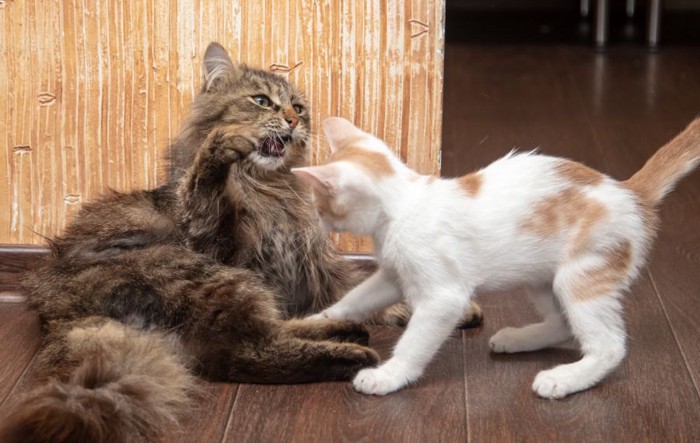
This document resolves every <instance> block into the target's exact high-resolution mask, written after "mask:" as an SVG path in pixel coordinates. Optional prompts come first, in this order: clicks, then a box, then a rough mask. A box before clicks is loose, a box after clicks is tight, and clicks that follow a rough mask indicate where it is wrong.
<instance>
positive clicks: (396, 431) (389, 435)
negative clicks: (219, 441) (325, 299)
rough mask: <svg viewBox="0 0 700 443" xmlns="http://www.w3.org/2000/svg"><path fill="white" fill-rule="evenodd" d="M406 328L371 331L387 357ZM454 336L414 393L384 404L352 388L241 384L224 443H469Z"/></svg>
mask: <svg viewBox="0 0 700 443" xmlns="http://www.w3.org/2000/svg"><path fill="white" fill-rule="evenodd" d="M401 332H402V331H401V330H400V329H394V328H373V329H372V338H371V345H372V346H373V347H374V348H375V349H377V350H378V351H379V352H380V354H381V355H382V357H383V358H386V357H388V356H389V354H390V350H391V348H392V347H393V345H394V344H395V343H396V340H397V339H398V337H399V335H400V333H401ZM462 359H463V356H462V345H461V336H460V335H459V334H457V333H456V334H455V335H454V336H453V337H452V338H450V339H449V341H448V343H447V344H446V345H445V347H444V348H443V349H442V350H441V352H440V354H439V356H438V357H437V358H436V360H435V361H434V362H433V364H432V365H431V366H430V367H429V369H428V371H427V373H426V375H425V376H424V377H423V378H422V379H421V380H420V381H419V382H418V383H417V384H416V385H414V386H411V387H409V388H406V389H404V390H402V391H399V392H397V393H394V394H390V395H388V396H386V397H372V396H365V395H362V394H358V393H356V392H354V391H353V390H352V388H351V386H350V384H349V383H347V382H346V383H320V384H309V385H291V386H259V385H241V387H240V390H239V394H238V398H237V400H236V405H235V406H234V409H233V412H232V417H231V422H230V425H229V428H228V430H227V432H226V441H288V442H291V441H294V442H307V441H377V442H379V441H387V442H388V441H402V442H425V441H465V439H466V433H465V432H466V422H465V401H464V367H463V361H462Z"/></svg>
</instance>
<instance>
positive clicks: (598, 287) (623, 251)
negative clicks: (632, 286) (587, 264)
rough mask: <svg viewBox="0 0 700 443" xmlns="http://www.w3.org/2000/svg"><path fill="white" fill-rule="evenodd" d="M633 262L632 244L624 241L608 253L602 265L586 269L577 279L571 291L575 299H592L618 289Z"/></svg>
mask: <svg viewBox="0 0 700 443" xmlns="http://www.w3.org/2000/svg"><path fill="white" fill-rule="evenodd" d="M631 264H632V245H631V244H630V242H629V241H624V242H622V243H621V244H620V245H618V246H617V247H616V248H615V249H613V250H612V251H610V252H609V253H608V255H607V257H606V258H605V262H604V263H603V264H602V265H600V266H599V267H597V268H595V269H591V270H588V271H586V272H585V274H584V275H582V276H581V278H579V279H578V280H576V282H575V283H574V286H573V288H572V291H571V294H572V296H573V298H574V300H576V301H585V300H590V299H593V298H596V297H600V296H604V295H609V294H610V293H612V292H613V291H615V290H617V289H618V288H619V287H620V283H621V282H622V281H623V280H624V279H625V278H627V276H628V275H627V273H628V270H629V268H630V266H631Z"/></svg>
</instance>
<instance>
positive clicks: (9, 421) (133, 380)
mask: <svg viewBox="0 0 700 443" xmlns="http://www.w3.org/2000/svg"><path fill="white" fill-rule="evenodd" d="M91 319H92V320H93V321H92V324H93V325H89V326H85V325H81V326H79V327H74V328H72V329H71V330H70V332H68V333H67V334H66V335H64V336H63V338H64V339H65V340H64V342H63V344H62V345H64V346H65V349H66V351H67V355H68V359H69V361H71V362H72V363H75V364H74V365H72V368H73V369H72V370H71V371H70V373H69V374H68V375H67V377H65V379H62V380H58V379H51V380H50V381H49V382H48V383H46V384H44V385H42V386H40V387H39V388H37V389H35V390H33V391H31V392H29V393H28V394H27V395H26V396H25V397H24V398H23V399H22V400H20V402H19V404H18V405H17V406H16V407H15V408H14V409H13V410H12V412H11V413H10V415H9V417H6V420H4V422H5V423H4V424H3V426H2V430H0V440H1V441H3V442H8V443H9V442H12V443H14V442H30V441H31V442H69V441H70V442H76V441H86V442H87V441H90V442H105V441H110V442H125V441H155V440H157V439H158V438H159V437H162V436H163V434H165V433H166V431H167V429H168V427H170V426H172V425H174V424H177V421H178V416H179V414H181V413H182V412H184V408H185V407H186V406H187V404H188V400H189V394H190V393H191V392H192V388H193V386H194V384H193V383H194V378H193V376H192V375H191V374H190V372H189V371H188V369H187V368H186V366H185V365H184V364H183V362H182V361H181V359H180V357H178V345H177V343H175V342H174V341H173V340H169V339H168V338H167V337H165V336H163V335H162V334H157V333H153V332H147V331H139V330H135V329H132V328H130V327H128V326H125V325H123V324H121V323H118V322H115V321H112V320H106V319H100V321H99V324H98V325H96V326H94V319H95V317H92V318H91ZM54 344H55V343H54ZM51 352H53V351H50V352H49V353H51ZM54 376H55V374H54Z"/></svg>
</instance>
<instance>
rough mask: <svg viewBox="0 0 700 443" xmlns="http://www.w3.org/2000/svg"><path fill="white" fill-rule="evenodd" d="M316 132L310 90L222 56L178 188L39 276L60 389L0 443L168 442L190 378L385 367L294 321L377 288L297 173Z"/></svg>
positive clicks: (194, 120)
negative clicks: (355, 290) (323, 218)
mask: <svg viewBox="0 0 700 443" xmlns="http://www.w3.org/2000/svg"><path fill="white" fill-rule="evenodd" d="M309 131H310V129H309V112H308V110H307V108H306V104H305V102H304V98H303V97H302V95H301V94H300V93H299V92H297V91H296V90H295V88H293V87H292V86H291V85H290V84H289V83H288V82H287V81H285V80H284V79H283V78H281V77H279V76H277V75H273V74H271V73H268V72H264V71H259V70H255V69H251V68H248V67H245V66H239V65H234V64H233V63H232V62H231V60H230V58H229V56H228V54H227V52H226V51H225V49H224V48H222V47H221V46H220V45H218V44H216V43H212V44H211V45H210V46H209V47H208V48H207V50H206V53H205V57H204V82H203V86H202V90H201V91H200V93H199V94H198V95H197V96H196V98H195V99H194V102H193V104H192V111H191V115H190V117H189V119H188V121H187V122H186V123H185V125H184V127H183V129H182V132H181V134H180V135H179V136H178V137H177V139H176V140H175V141H174V143H173V145H172V153H173V155H172V164H171V171H170V175H169V179H168V180H167V182H166V183H165V184H164V185H162V186H160V187H158V188H156V189H153V190H149V191H136V192H131V193H117V192H113V193H111V194H109V195H106V196H104V197H102V198H101V199H99V200H98V201H96V202H93V203H90V204H87V205H85V206H84V207H83V208H82V210H81V211H80V213H79V214H78V216H77V217H76V219H75V220H74V221H73V222H72V223H71V224H70V226H68V228H67V229H66V231H65V232H64V233H63V234H62V235H61V236H60V237H57V238H55V239H53V240H52V241H51V242H50V247H51V253H50V256H49V257H48V258H47V259H46V260H45V261H43V263H41V264H40V266H39V267H38V268H37V269H36V270H35V271H34V272H32V273H30V274H28V275H27V276H26V278H25V279H24V282H23V283H24V285H25V287H26V290H27V293H28V302H29V305H30V307H32V308H33V309H35V310H36V311H37V312H38V315H39V318H40V320H41V325H42V328H43V330H44V332H45V339H44V343H43V345H42V349H41V350H40V353H39V359H38V363H39V364H38V368H39V374H40V375H43V376H45V377H46V378H47V379H48V380H47V381H46V382H45V383H44V384H42V385H41V386H40V387H39V388H37V389H36V390H34V391H33V392H30V393H29V394H28V395H27V397H26V398H25V399H24V400H23V402H21V403H20V404H19V405H17V407H16V408H14V412H13V413H12V414H11V416H10V417H5V420H4V426H3V431H2V435H1V436H0V437H1V438H0V440H3V441H22V442H26V441H33V442H36V441H51V442H58V441H115V442H117V441H153V440H154V439H157V438H158V437H159V436H161V435H162V434H163V433H164V432H165V431H166V430H167V429H169V428H171V427H172V425H173V424H174V423H176V420H177V418H178V414H179V413H180V412H182V411H183V407H184V406H185V404H186V403H187V400H188V391H190V389H191V387H192V384H193V378H192V376H191V375H190V374H191V372H192V371H194V372H196V373H198V374H202V375H204V376H206V377H208V378H211V379H215V380H223V381H239V382H256V383H293V382H308V381H321V380H338V379H349V378H350V377H351V376H353V375H354V374H355V373H356V372H357V371H358V370H359V369H361V368H364V367H367V366H371V365H374V364H375V363H376V362H377V360H378V357H377V354H376V353H375V352H374V351H373V350H371V349H370V348H367V347H365V346H362V345H361V344H367V340H368V335H367V332H366V330H365V329H364V328H363V327H361V326H357V325H353V324H350V323H346V322H342V321H328V322H325V323H322V324H318V323H315V322H310V321H306V320H294V319H292V318H293V317H298V316H303V315H308V314H310V313H312V312H318V311H319V310H321V309H322V308H324V307H327V306H328V305H330V304H331V303H332V302H333V301H335V300H337V299H338V298H339V297H340V296H341V295H342V294H344V293H345V292H347V291H348V290H349V289H350V288H351V287H352V286H354V285H355V284H356V283H357V282H359V281H361V279H362V278H363V275H364V272H361V271H360V268H359V267H357V266H356V265H353V264H351V263H350V262H349V261H347V260H344V259H343V258H342V257H341V256H340V255H339V254H338V253H337V251H336V249H335V247H334V246H333V244H332V243H331V241H330V240H329V239H328V236H327V234H326V233H325V232H323V231H322V230H321V229H320V227H319V225H318V218H317V216H316V212H315V210H314V209H313V206H312V205H311V203H310V197H309V195H308V194H307V193H306V192H305V189H304V187H303V186H301V185H300V184H299V183H298V181H297V180H296V179H295V177H294V176H293V175H292V174H291V172H290V170H289V169H290V168H291V167H294V166H303V165H304V162H305V157H306V151H307V143H308V137H309ZM406 316H407V311H406V310H405V309H404V310H396V311H393V312H388V313H386V314H383V315H382V316H381V318H379V321H382V322H385V323H400V322H402V321H405V319H406ZM477 321H478V319H477Z"/></svg>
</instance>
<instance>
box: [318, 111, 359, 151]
mask: <svg viewBox="0 0 700 443" xmlns="http://www.w3.org/2000/svg"><path fill="white" fill-rule="evenodd" d="M322 125H323V132H324V133H325V134H326V139H327V140H328V144H329V145H330V147H331V152H336V151H337V150H339V149H342V148H343V146H345V145H347V144H348V142H349V141H357V139H358V137H362V136H365V135H366V134H365V132H364V131H363V130H362V129H360V128H357V127H356V126H355V125H353V124H352V123H350V122H349V121H347V120H345V119H344V118H341V117H329V118H327V119H325V120H324V121H323V124H322Z"/></svg>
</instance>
